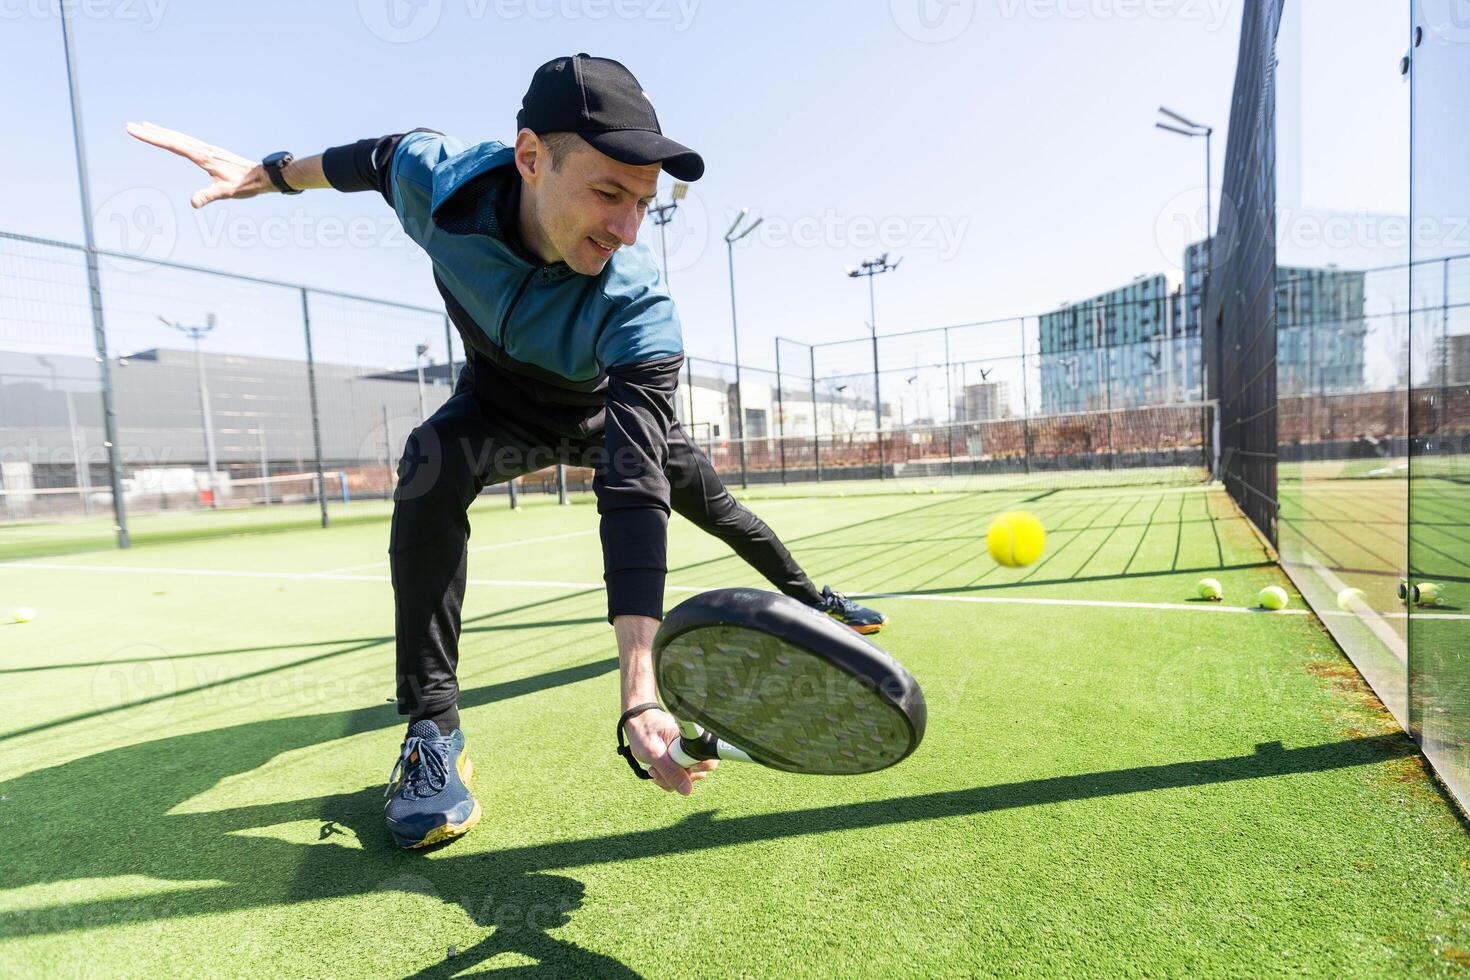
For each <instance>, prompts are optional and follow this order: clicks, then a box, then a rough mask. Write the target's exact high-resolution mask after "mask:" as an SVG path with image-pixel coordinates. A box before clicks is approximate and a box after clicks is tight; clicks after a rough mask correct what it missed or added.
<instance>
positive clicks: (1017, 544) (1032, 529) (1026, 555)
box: [985, 510, 1046, 568]
mask: <svg viewBox="0 0 1470 980" xmlns="http://www.w3.org/2000/svg"><path fill="white" fill-rule="evenodd" d="M985 544H986V546H987V547H989V549H990V557H992V558H994V559H995V560H996V561H997V562H998V563H1000V564H1002V565H1005V566H1007V567H1009V568H1020V567H1021V566H1023V565H1029V564H1031V563H1032V562H1034V561H1035V560H1036V559H1038V558H1040V557H1041V552H1042V550H1043V549H1044V548H1045V547H1046V528H1044V527H1042V526H1041V521H1039V520H1037V519H1036V515H1035V514H1028V513H1027V512H1026V511H1024V510H1013V511H1008V512H1007V513H1004V514H1002V515H1000V516H999V517H997V518H996V519H995V520H994V521H992V522H991V524H990V531H989V532H988V533H987V534H986V536H985Z"/></svg>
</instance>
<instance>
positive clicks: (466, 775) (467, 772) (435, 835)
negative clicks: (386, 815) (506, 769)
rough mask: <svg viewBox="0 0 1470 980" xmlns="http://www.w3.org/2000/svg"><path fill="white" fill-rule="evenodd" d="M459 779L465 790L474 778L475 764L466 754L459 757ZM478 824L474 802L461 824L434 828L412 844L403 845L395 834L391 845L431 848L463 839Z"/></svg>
mask: <svg viewBox="0 0 1470 980" xmlns="http://www.w3.org/2000/svg"><path fill="white" fill-rule="evenodd" d="M459 778H460V780H461V781H462V782H463V783H464V785H465V788H466V789H468V788H469V785H470V780H472V779H474V778H475V764H474V762H472V761H470V757H469V754H468V753H466V754H465V755H464V756H462V757H461V766H460V771H459ZM479 822H480V801H479V800H476V801H475V808H474V809H473V810H471V811H470V815H469V816H468V817H466V818H465V819H464V820H463V822H461V823H447V824H444V825H443V826H442V827H435V828H434V829H433V830H431V831H429V832H428V833H427V834H425V835H424V839H423V840H421V841H417V842H414V843H405V842H404V841H403V840H401V839H399V837H398V835H396V834H395V835H394V836H393V843H395V844H397V845H398V846H399V847H401V848H403V849H404V850H406V851H412V850H417V849H418V848H420V847H432V846H434V845H435V844H442V843H444V842H445V841H451V840H454V839H455V838H456V837H463V836H464V835H465V834H468V833H469V832H470V831H471V830H473V829H474V827H475V824H477V823H479Z"/></svg>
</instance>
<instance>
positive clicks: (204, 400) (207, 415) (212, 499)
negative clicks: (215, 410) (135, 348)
mask: <svg viewBox="0 0 1470 980" xmlns="http://www.w3.org/2000/svg"><path fill="white" fill-rule="evenodd" d="M158 319H159V320H160V321H161V322H162V323H163V324H164V325H166V326H170V327H173V328H174V329H175V330H177V331H178V332H179V333H181V334H183V335H184V336H185V337H188V338H189V339H190V340H191V341H193V342H194V371H195V373H196V376H197V379H198V382H199V417H200V419H201V420H202V421H203V423H204V456H205V461H206V465H207V466H208V467H209V506H210V507H212V508H214V509H216V510H218V509H219V498H220V492H219V491H220V480H219V461H218V458H217V456H216V455H215V450H214V418H213V415H212V413H211V412H210V409H209V379H208V376H207V375H206V374H205V371H204V351H203V349H202V348H200V346H199V342H200V341H201V340H203V339H204V338H205V337H207V336H209V334H210V332H211V331H213V330H214V323H215V321H214V314H213V313H211V314H209V315H208V316H207V317H206V318H205V322H204V326H202V327H201V326H192V327H190V326H185V325H184V324H182V323H176V322H174V321H173V320H170V319H168V318H167V317H164V316H160V317H159V318H158Z"/></svg>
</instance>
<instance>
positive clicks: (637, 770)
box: [617, 701, 663, 779]
mask: <svg viewBox="0 0 1470 980" xmlns="http://www.w3.org/2000/svg"><path fill="white" fill-rule="evenodd" d="M661 708H663V705H661V704H659V703H658V702H657V701H647V702H644V703H643V704H635V705H633V707H631V708H629V709H628V710H627V711H624V712H623V713H622V715H621V716H620V717H619V718H618V731H617V736H618V755H620V756H622V757H623V758H624V759H627V760H628V766H629V767H630V768H631V769H632V770H633V775H635V776H637V777H638V778H639V779H652V778H653V776H652V775H651V774H650V773H649V771H648V770H647V769H645V768H643V767H642V766H641V765H639V764H638V760H637V759H635V758H634V757H633V749H632V747H631V746H629V745H628V743H627V742H626V741H625V740H624V738H623V727H624V726H625V725H627V724H628V722H629V721H631V720H632V719H634V718H636V717H638V716H639V715H641V714H643V712H645V711H657V710H659V709H661Z"/></svg>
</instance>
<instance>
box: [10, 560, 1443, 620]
mask: <svg viewBox="0 0 1470 980" xmlns="http://www.w3.org/2000/svg"><path fill="white" fill-rule="evenodd" d="M8 568H16V569H25V570H28V571H47V572H68V571H69V572H102V573H113V574H123V575H187V576H195V577H202V578H253V579H275V580H277V581H292V582H302V581H305V582H312V581H315V582H374V583H386V582H389V581H390V579H389V577H388V576H387V575H329V574H326V573H324V572H251V571H239V570H226V569H216V568H160V567H156V566H149V565H61V564H45V563H42V562H22V561H12V562H0V571H3V570H5V569H8ZM466 581H467V582H468V583H469V584H470V585H496V586H500V587H502V588H515V589H577V590H593V589H601V588H603V583H602V582H556V581H545V580H528V579H506V578H472V579H467V580H466ZM714 588H718V586H710V585H668V586H665V591H667V592H688V593H697V592H708V591H710V590H712V589H714ZM848 594H849V595H850V596H852V597H853V598H855V599H900V600H911V601H914V602H961V603H969V604H972V605H1013V606H1070V607H1074V608H1092V609H1151V610H1156V611H1163V612H1196V613H1250V614H1252V615H1260V616H1264V615H1275V616H1310V615H1313V611H1312V610H1310V609H1282V610H1279V611H1277V612H1275V613H1267V612H1266V611H1265V610H1261V609H1256V608H1254V607H1250V606H1222V605H1217V604H1215V603H1204V602H1200V603H1184V602H1122V601H1115V600H1110V599H1043V598H1039V597H1035V596H963V595H915V594H913V593H909V592H851V593H848ZM1316 615H1318V616H1355V615H1356V613H1349V612H1340V611H1338V610H1335V609H1326V610H1323V611H1321V612H1320V613H1317V614H1316ZM1380 615H1382V616H1383V617H1384V618H1391V619H1396V618H1402V617H1404V616H1407V615H1408V614H1407V613H1381V614H1380ZM1414 616H1415V618H1418V619H1451V620H1459V619H1467V620H1470V614H1467V613H1415V614H1414Z"/></svg>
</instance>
